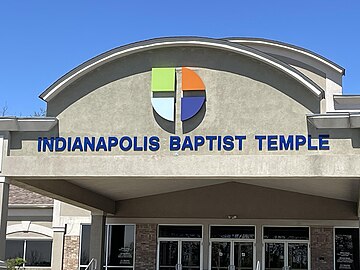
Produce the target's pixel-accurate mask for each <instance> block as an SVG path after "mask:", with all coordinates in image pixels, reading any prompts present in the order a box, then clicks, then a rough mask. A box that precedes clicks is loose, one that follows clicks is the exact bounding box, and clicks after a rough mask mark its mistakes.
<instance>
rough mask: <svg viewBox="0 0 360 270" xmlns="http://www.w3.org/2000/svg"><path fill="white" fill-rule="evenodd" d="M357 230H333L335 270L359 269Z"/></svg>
mask: <svg viewBox="0 0 360 270" xmlns="http://www.w3.org/2000/svg"><path fill="white" fill-rule="evenodd" d="M359 261H360V258H359V229H358V228H335V269H336V270H340V269H348V270H355V269H359Z"/></svg>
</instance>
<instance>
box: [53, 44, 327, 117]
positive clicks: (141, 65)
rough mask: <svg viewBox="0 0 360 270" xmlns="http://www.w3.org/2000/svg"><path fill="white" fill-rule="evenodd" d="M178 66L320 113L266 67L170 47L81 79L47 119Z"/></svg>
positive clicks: (313, 101) (301, 91)
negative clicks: (114, 86)
mask: <svg viewBox="0 0 360 270" xmlns="http://www.w3.org/2000/svg"><path fill="white" fill-rule="evenodd" d="M182 66H188V67H201V68H207V69H212V70H219V71H226V72H230V73H233V74H237V75H240V76H244V77H248V78H251V79H253V80H256V81H260V82H262V83H264V84H267V85H270V86H272V87H273V88H275V89H277V90H278V91H280V92H282V93H284V94H286V95H287V96H289V97H290V98H292V99H294V100H295V101H297V102H298V103H300V104H302V105H303V106H304V107H306V108H307V109H308V110H309V111H311V112H312V113H319V111H320V104H319V100H318V98H317V97H316V96H315V95H313V94H312V93H311V92H310V91H308V90H306V89H305V87H304V86H303V85H301V84H300V83H297V82H296V81H295V80H294V79H293V78H291V77H289V76H287V75H286V74H284V73H282V72H280V71H278V70H276V69H274V68H272V67H270V66H268V65H266V64H263V63H261V62H259V61H256V60H253V59H251V58H249V57H246V56H242V55H238V54H234V53H229V52H224V51H221V50H217V49H208V48H189V47H172V48H162V49H155V50H149V51H145V52H141V53H137V54H134V55H130V56H127V57H123V58H121V59H118V60H114V61H112V62H110V63H108V64H105V65H103V66H101V67H99V68H97V69H96V70H94V71H92V72H90V73H88V74H86V75H84V76H83V77H82V78H80V79H78V80H77V81H75V82H74V83H72V84H71V85H69V86H68V87H67V88H66V89H64V90H63V91H62V92H61V94H59V95H58V96H56V97H55V98H54V99H52V100H51V101H49V103H48V116H58V115H59V114H60V113H61V112H62V111H64V110H65V109H66V108H67V107H69V106H70V105H71V104H72V103H74V102H76V101H77V100H79V99H80V98H82V97H84V96H86V95H87V94H89V93H91V92H92V91H94V90H96V89H97V88H99V87H102V86H104V85H107V84H109V83H111V82H114V81H116V80H119V79H122V78H125V77H129V76H131V75H134V74H139V73H143V72H148V71H150V70H151V68H153V67H182ZM119 91H121V89H119ZM149 91H150V86H149ZM149 93H150V92H149Z"/></svg>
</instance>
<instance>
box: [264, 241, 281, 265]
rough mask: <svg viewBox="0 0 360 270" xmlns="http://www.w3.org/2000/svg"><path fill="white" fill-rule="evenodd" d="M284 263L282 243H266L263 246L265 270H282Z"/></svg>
mask: <svg viewBox="0 0 360 270" xmlns="http://www.w3.org/2000/svg"><path fill="white" fill-rule="evenodd" d="M284 262H285V244H284V243H266V244H265V269H266V270H278V269H280V270H281V269H283V267H284V265H285V264H284Z"/></svg>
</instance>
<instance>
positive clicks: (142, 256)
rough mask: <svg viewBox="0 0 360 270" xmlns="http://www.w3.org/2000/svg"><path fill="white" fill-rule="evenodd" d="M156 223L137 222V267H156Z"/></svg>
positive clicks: (141, 268) (146, 268) (151, 269)
mask: <svg viewBox="0 0 360 270" xmlns="http://www.w3.org/2000/svg"><path fill="white" fill-rule="evenodd" d="M156 229H157V225H156V224H136V240H135V243H136V246H135V269H136V270H155V269H156V254H157V252H156V245H157V235H156V234H157V230H156Z"/></svg>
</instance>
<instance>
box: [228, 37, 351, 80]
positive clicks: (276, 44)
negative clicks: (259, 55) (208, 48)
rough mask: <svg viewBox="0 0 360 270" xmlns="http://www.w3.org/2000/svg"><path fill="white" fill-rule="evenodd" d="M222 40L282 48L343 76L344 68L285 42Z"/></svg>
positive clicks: (261, 39)
mask: <svg viewBox="0 0 360 270" xmlns="http://www.w3.org/2000/svg"><path fill="white" fill-rule="evenodd" d="M224 40H227V41H230V42H235V43H237V42H238V43H241V44H244V45H245V44H246V43H255V44H262V45H269V46H273V47H278V48H282V49H286V50H290V51H293V52H297V53H300V54H302V55H305V56H308V57H310V58H312V59H314V60H316V61H319V62H321V63H323V64H325V65H326V66H328V67H330V68H331V69H333V70H335V71H336V72H338V73H340V74H341V75H345V68H343V67H342V66H340V65H338V64H336V63H334V62H333V61H331V60H329V59H327V58H326V57H324V56H322V55H320V54H317V53H315V52H313V51H310V50H308V49H305V48H302V47H299V46H296V45H293V44H289V43H285V42H281V41H277V40H272V39H265V38H248V37H228V38H224Z"/></svg>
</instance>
